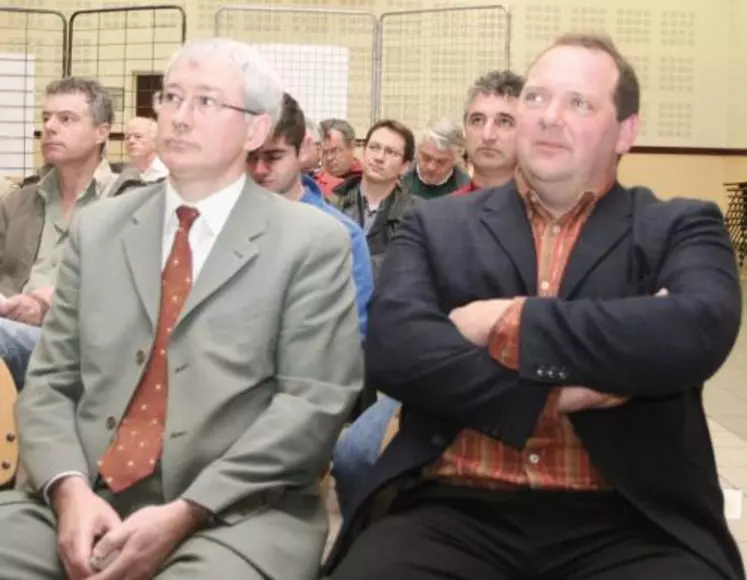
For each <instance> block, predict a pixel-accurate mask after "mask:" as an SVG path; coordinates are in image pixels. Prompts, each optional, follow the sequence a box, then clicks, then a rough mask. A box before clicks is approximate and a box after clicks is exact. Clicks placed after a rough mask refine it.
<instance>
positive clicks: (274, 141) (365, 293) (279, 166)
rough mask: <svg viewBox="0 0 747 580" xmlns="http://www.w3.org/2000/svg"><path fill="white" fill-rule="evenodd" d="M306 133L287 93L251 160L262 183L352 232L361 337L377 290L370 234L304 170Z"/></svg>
mask: <svg viewBox="0 0 747 580" xmlns="http://www.w3.org/2000/svg"><path fill="white" fill-rule="evenodd" d="M305 136H306V120H305V118H304V114H303V111H302V110H301V107H300V106H299V105H298V102H296V100H295V99H294V98H293V97H291V96H290V95H289V94H288V93H286V94H285V95H283V110H282V112H281V115H280V120H279V121H278V123H277V125H276V126H275V130H274V132H273V134H272V135H271V136H270V137H269V138H268V139H267V141H266V142H265V144H264V145H263V147H262V148H261V149H259V150H257V151H253V152H252V153H251V154H250V155H249V158H248V160H247V165H248V169H249V172H250V173H251V176H252V178H253V179H254V181H256V182H257V183H258V184H259V185H261V186H262V187H265V188H267V189H269V190H270V191H274V192H275V193H279V194H280V195H282V196H284V197H285V198H286V199H289V200H291V201H300V202H301V203H306V204H309V205H313V206H315V207H318V208H319V209H320V210H321V211H323V212H324V213H327V214H329V215H330V216H332V217H334V218H335V219H337V220H338V221H339V222H340V223H341V224H342V225H343V226H345V228H346V229H347V230H348V232H349V234H350V240H351V242H352V246H353V278H354V280H355V285H356V289H357V302H358V316H359V318H360V330H361V341H363V339H364V338H365V336H366V317H367V316H366V311H367V308H368V300H369V298H370V297H371V292H372V291H373V273H372V269H371V254H370V253H369V251H368V245H367V244H366V234H364V233H363V230H362V229H361V227H360V226H359V225H358V224H356V223H355V222H354V221H353V220H352V219H350V218H349V217H347V216H346V215H345V214H343V213H342V212H340V211H339V210H337V209H336V208H334V207H333V206H332V205H330V204H329V203H327V202H326V201H325V200H324V197H323V196H322V192H321V190H320V189H319V186H318V185H317V184H316V182H315V181H314V180H313V179H312V178H310V177H307V176H306V175H304V174H303V171H302V168H301V158H300V151H301V147H302V145H303V140H304V137H305Z"/></svg>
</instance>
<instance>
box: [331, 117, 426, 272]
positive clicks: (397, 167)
mask: <svg viewBox="0 0 747 580" xmlns="http://www.w3.org/2000/svg"><path fill="white" fill-rule="evenodd" d="M414 156H415V137H414V136H413V134H412V131H410V129H408V128H407V127H405V126H404V125H403V124H402V123H400V122H398V121H394V120H391V119H384V120H381V121H378V122H377V123H375V124H374V125H373V126H372V127H371V128H370V129H369V130H368V133H367V134H366V139H365V143H364V146H363V173H362V174H361V176H360V178H357V177H351V178H349V179H347V180H346V181H345V182H344V183H342V184H340V185H339V186H337V187H336V188H335V189H334V190H333V193H334V195H333V197H332V199H331V200H330V201H332V202H333V203H334V204H335V205H336V206H337V207H338V208H339V209H340V210H341V211H342V212H343V213H344V214H346V215H348V216H350V217H351V218H353V219H354V220H355V221H356V222H357V223H359V224H360V226H361V227H362V228H363V231H364V232H366V240H367V241H368V247H369V250H370V251H371V258H372V260H373V268H374V283H375V281H376V279H377V276H378V272H379V268H380V267H381V262H382V260H383V259H384V253H385V252H386V248H387V246H388V245H389V241H390V240H391V239H392V235H393V234H394V231H395V230H396V229H397V226H398V225H399V222H400V220H401V219H402V216H403V214H404V213H405V211H407V210H408V209H409V208H410V207H411V206H412V205H413V204H414V203H415V200H416V198H415V197H414V196H413V195H412V193H410V192H409V191H408V190H407V189H405V188H403V187H402V185H401V184H400V177H401V176H402V174H404V173H405V172H407V171H408V170H409V169H410V163H412V160H413V157H414Z"/></svg>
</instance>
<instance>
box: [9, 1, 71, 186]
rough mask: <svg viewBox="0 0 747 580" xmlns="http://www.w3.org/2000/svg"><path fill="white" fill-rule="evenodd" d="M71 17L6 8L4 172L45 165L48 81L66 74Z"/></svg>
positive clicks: (30, 170) (27, 170)
mask: <svg viewBox="0 0 747 580" xmlns="http://www.w3.org/2000/svg"><path fill="white" fill-rule="evenodd" d="M66 42H67V21H66V20H65V17H64V15H63V14H62V13H60V12H57V11H54V10H41V9H38V10H37V9H31V8H16V7H9V6H3V7H0V176H4V177H11V178H15V179H20V178H22V177H24V176H27V175H29V174H31V173H33V172H34V169H35V167H36V166H38V165H39V163H38V161H39V147H38V141H37V139H36V137H37V136H38V131H35V127H36V126H38V124H39V123H40V120H41V107H42V101H43V98H44V89H45V87H46V85H47V84H48V83H49V82H50V81H53V80H55V79H59V78H61V77H62V76H64V72H65V62H64V56H65V52H66V50H65V49H66Z"/></svg>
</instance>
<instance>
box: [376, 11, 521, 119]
mask: <svg viewBox="0 0 747 580" xmlns="http://www.w3.org/2000/svg"><path fill="white" fill-rule="evenodd" d="M379 35H380V40H379V42H380V49H379V51H380V54H381V64H380V67H381V68H380V71H379V73H378V74H379V77H380V80H379V87H380V91H379V94H378V95H377V102H378V105H377V108H378V110H379V116H380V117H391V118H394V119H397V120H399V121H402V122H403V123H405V124H406V125H408V126H409V127H411V128H413V129H419V128H422V127H424V126H425V125H426V124H428V122H430V121H432V120H434V119H438V118H440V117H444V116H446V117H451V118H461V115H462V107H463V106H464V98H465V94H466V92H467V89H468V88H469V87H470V85H472V83H473V82H474V81H475V79H477V78H478V77H479V76H481V75H482V74H485V73H486V72H488V71H490V70H495V69H506V68H509V67H510V60H511V58H510V45H511V18H510V13H509V11H508V9H507V8H506V7H505V6H502V5H492V6H465V7H459V8H434V9H430V10H428V9H426V10H412V11H402V12H388V13H385V14H383V15H382V17H381V25H380V32H379Z"/></svg>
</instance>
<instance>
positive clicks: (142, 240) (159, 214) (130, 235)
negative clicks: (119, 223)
mask: <svg viewBox="0 0 747 580" xmlns="http://www.w3.org/2000/svg"><path fill="white" fill-rule="evenodd" d="M165 190H166V189H165V186H164V185H163V184H161V185H160V186H158V189H157V190H156V191H155V192H154V193H153V196H152V197H151V198H149V199H148V200H147V201H146V202H145V203H144V204H143V205H141V206H140V207H139V208H138V209H137V210H136V211H135V213H133V215H132V224H130V227H129V228H128V229H127V231H125V234H124V239H123V244H124V251H125V256H126V259H127V265H128V267H129V269H130V273H131V274H132V280H133V282H134V284H135V288H136V289H137V293H138V295H139V296H140V301H141V302H142V303H143V307H144V308H145V311H146V313H147V314H148V318H149V319H150V321H151V323H152V324H153V328H155V327H156V324H157V322H158V309H159V307H160V301H161V255H162V245H163V220H164V212H165Z"/></svg>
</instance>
